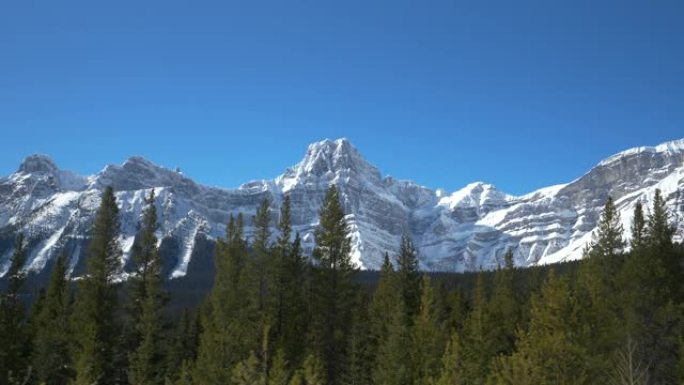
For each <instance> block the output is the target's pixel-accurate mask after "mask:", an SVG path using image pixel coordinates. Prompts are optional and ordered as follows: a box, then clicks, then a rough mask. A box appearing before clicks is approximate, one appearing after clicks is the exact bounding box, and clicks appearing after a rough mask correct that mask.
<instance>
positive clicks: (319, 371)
mask: <svg viewBox="0 0 684 385" xmlns="http://www.w3.org/2000/svg"><path fill="white" fill-rule="evenodd" d="M326 384H327V383H326V382H325V368H324V367H323V363H322V362H321V361H320V360H319V359H318V358H317V357H316V356H315V355H313V354H310V355H308V356H307V357H306V359H305V360H304V364H303V366H302V368H301V369H299V370H297V371H296V372H295V373H294V375H293V376H292V379H291V380H290V385H326Z"/></svg>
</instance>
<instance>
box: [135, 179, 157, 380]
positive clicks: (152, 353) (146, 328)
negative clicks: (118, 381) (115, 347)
mask: <svg viewBox="0 0 684 385" xmlns="http://www.w3.org/2000/svg"><path fill="white" fill-rule="evenodd" d="M146 204H147V207H146V208H145V212H144V214H143V218H142V229H141V231H140V234H139V237H140V241H139V243H138V247H137V249H136V252H135V254H134V255H133V260H134V262H135V264H136V271H135V274H134V276H133V278H132V281H133V285H135V286H134V288H135V290H133V291H132V294H133V295H132V298H131V301H132V302H133V303H134V304H135V305H136V306H135V309H136V312H135V313H134V317H133V319H134V322H135V334H136V337H137V340H138V344H137V347H136V348H135V350H134V351H133V352H132V353H131V356H130V369H129V382H130V384H132V385H155V384H161V383H162V381H163V378H164V377H163V375H164V371H163V369H164V368H163V324H164V319H163V317H162V310H163V307H164V301H165V295H164V293H163V288H162V277H161V260H160V258H159V251H158V250H157V237H156V235H155V231H156V230H157V226H158V224H157V209H156V206H155V196H154V189H153V190H152V191H151V192H150V195H149V196H148V197H147V198H146Z"/></svg>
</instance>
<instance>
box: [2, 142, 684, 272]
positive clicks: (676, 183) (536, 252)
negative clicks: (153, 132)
mask: <svg viewBox="0 0 684 385" xmlns="http://www.w3.org/2000/svg"><path fill="white" fill-rule="evenodd" d="M542 161H543V160H542ZM331 183H335V184H337V185H338V186H339V189H340V197H341V200H342V203H343V205H344V208H345V210H346V212H347V214H348V215H347V221H348V223H349V228H350V239H351V241H352V258H353V260H354V262H355V263H358V264H359V266H362V267H363V268H367V269H374V268H379V267H380V265H381V263H382V259H383V255H384V253H385V252H389V253H390V254H394V253H396V252H397V246H398V244H399V241H400V239H401V236H402V234H403V233H404V232H407V231H408V232H409V233H410V234H411V236H412V237H413V239H414V241H415V243H416V246H417V248H418V249H419V250H420V266H421V267H422V268H424V269H428V270H446V271H463V270H473V269H481V268H484V269H489V268H496V266H498V265H499V264H500V262H501V258H502V257H503V254H504V253H505V252H506V251H507V250H513V252H514V254H515V260H516V264H518V265H520V266H530V265H535V264H539V263H550V262H557V261H562V260H568V259H573V258H581V250H582V248H583V247H584V245H585V244H586V242H587V240H588V239H590V237H591V233H592V231H594V229H595V228H596V225H597V221H598V219H599V217H600V213H601V208H602V206H603V204H604V203H605V201H606V199H607V197H608V196H612V197H613V198H614V199H615V200H616V202H617V205H618V209H619V210H620V215H621V217H622V218H623V222H624V227H625V228H629V225H630V223H629V221H630V220H631V215H632V214H631V210H632V209H633V205H634V203H635V202H636V201H637V200H641V201H643V202H650V201H651V200H652V196H653V194H654V191H655V189H656V188H658V189H660V190H661V191H662V193H663V196H664V197H665V198H666V199H667V204H668V207H669V208H670V210H671V214H672V215H671V218H672V221H673V224H675V225H676V227H677V234H676V238H675V239H677V240H681V239H684V194H682V191H684V140H678V141H673V142H668V143H663V144H661V145H658V146H653V147H639V148H635V149H631V150H627V151H623V152H621V153H619V154H616V155H614V156H612V157H610V158H608V159H607V160H605V161H603V162H601V163H599V165H598V166H596V167H594V168H592V169H591V170H589V171H588V172H587V173H586V174H584V175H583V176H581V177H579V178H577V179H575V180H574V181H572V182H570V183H568V184H563V185H557V186H551V187H547V188H543V189H540V190H537V191H535V192H532V193H530V194H527V195H522V196H518V197H515V196H511V195H508V194H506V193H504V192H502V191H499V190H498V189H497V188H496V187H495V186H493V185H491V184H488V183H483V182H476V183H471V184H469V185H467V186H465V187H464V188H462V189H459V190H457V191H455V192H453V193H450V192H445V191H443V190H437V191H433V190H431V189H428V188H426V187H422V186H419V185H417V184H415V183H413V182H411V181H396V180H394V179H392V178H390V177H387V178H382V177H381V175H380V172H379V171H378V169H377V168H376V167H375V166H373V165H371V164H370V163H369V162H368V161H366V160H365V159H364V157H363V156H362V155H361V154H360V153H359V151H358V150H357V149H356V148H355V147H354V146H353V145H352V144H351V143H350V142H349V141H348V140H346V139H337V140H323V141H320V142H316V143H313V144H311V145H309V146H308V148H307V150H306V154H305V155H304V157H303V159H302V160H301V161H300V162H299V163H298V164H297V165H295V166H293V167H291V168H289V169H288V170H287V171H285V173H284V174H282V175H281V176H279V177H277V178H276V179H274V180H261V181H253V182H249V183H247V184H244V185H242V186H241V187H240V188H237V189H221V188H213V187H208V186H202V185H199V184H197V183H195V182H194V181H193V180H191V179H189V178H187V177H186V176H184V175H183V174H181V173H180V172H177V171H174V170H172V169H168V168H165V167H161V166H158V165H156V164H154V163H153V162H151V161H149V160H147V159H145V158H142V157H131V158H129V159H127V160H126V161H125V162H123V163H122V164H120V165H110V166H107V167H105V169H104V170H102V171H101V172H99V173H97V174H95V175H93V176H90V177H87V178H86V177H81V176H78V175H75V174H73V173H71V172H69V171H64V170H60V169H59V168H58V167H57V166H56V165H55V164H54V162H53V161H52V160H50V158H48V157H46V156H43V155H32V156H30V157H28V158H26V160H24V162H22V164H21V166H20V167H19V171H18V172H16V173H14V174H12V175H10V176H9V177H7V178H0V277H1V276H2V272H3V266H5V267H6V263H7V260H8V258H9V255H11V251H12V250H11V247H12V246H11V245H12V239H11V236H12V234H14V233H15V232H16V231H17V230H18V229H21V230H22V231H23V232H24V233H25V234H26V236H27V239H28V240H29V244H30V245H31V248H32V250H31V251H30V256H29V263H28V269H31V270H33V271H40V270H41V269H43V268H44V266H49V265H50V264H48V263H47V262H49V261H50V260H52V259H54V258H55V257H56V256H57V255H59V254H61V253H65V254H67V255H69V256H70V258H71V261H70V266H72V267H73V268H74V269H75V270H74V271H76V273H75V274H79V273H78V271H82V270H79V269H82V268H83V266H84V260H85V259H87V255H86V254H87V253H86V250H87V243H88V239H89V234H90V229H91V226H92V222H93V220H94V215H95V213H96V210H97V206H98V204H99V199H100V195H101V190H102V189H103V188H104V187H105V186H108V185H109V186H112V187H113V188H114V190H115V191H116V194H117V200H118V202H119V204H120V206H121V211H120V213H121V225H122V229H121V230H122V234H121V239H120V241H121V244H122V246H123V248H124V256H123V258H122V266H125V264H126V261H127V258H128V257H129V256H130V247H131V246H132V244H133V240H134V239H135V234H136V231H137V228H138V222H139V219H140V215H141V213H142V210H143V208H144V205H145V196H147V194H149V189H150V188H154V189H155V191H156V192H157V205H158V209H159V211H158V212H159V217H160V228H159V234H158V238H159V239H160V241H161V242H162V244H161V249H163V250H164V255H165V257H164V260H165V263H166V264H167V265H168V266H166V269H167V270H165V271H166V273H168V276H171V277H180V276H183V275H186V274H188V275H192V274H195V273H193V267H192V266H193V264H196V263H205V262H206V261H207V260H209V258H210V256H209V255H208V254H207V253H208V251H207V247H208V244H207V243H206V242H211V241H212V240H215V239H216V238H218V237H220V236H222V235H223V234H224V233H225V223H226V221H227V220H228V218H229V216H230V215H231V214H237V213H242V214H244V216H245V218H246V229H245V231H246V234H247V236H251V232H252V231H253V223H252V222H251V220H252V218H253V216H254V213H255V212H256V209H257V207H258V206H259V204H260V203H261V202H262V201H263V199H269V201H270V202H272V204H273V212H274V215H276V214H277V210H278V207H277V206H278V205H279V204H280V202H282V199H283V197H284V196H285V195H288V196H289V197H290V200H291V204H292V225H293V228H294V230H295V231H296V232H299V233H300V234H301V237H302V240H303V243H302V247H303V249H304V250H305V252H306V253H310V252H311V250H312V248H313V246H314V243H315V236H314V234H315V229H316V227H317V225H318V211H319V209H320V205H321V203H322V202H323V199H324V196H325V193H326V190H327V188H328V186H329V185H330V184H331ZM202 260H204V261H205V262H201V261H202ZM193 261H200V262H193ZM195 271H196V270H195Z"/></svg>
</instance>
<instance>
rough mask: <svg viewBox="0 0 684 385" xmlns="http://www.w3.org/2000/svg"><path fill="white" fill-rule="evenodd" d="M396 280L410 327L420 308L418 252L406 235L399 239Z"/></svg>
mask: <svg viewBox="0 0 684 385" xmlns="http://www.w3.org/2000/svg"><path fill="white" fill-rule="evenodd" d="M397 279H398V284H399V290H400V291H401V295H402V298H403V301H404V309H405V310H406V322H407V323H408V325H410V324H411V322H413V318H414V317H415V315H416V314H417V313H418V310H419V307H420V282H421V278H420V271H419V269H418V251H417V250H416V248H415V246H414V245H413V241H412V240H411V237H409V235H408V234H406V233H404V235H402V237H401V244H400V246H399V255H397Z"/></svg>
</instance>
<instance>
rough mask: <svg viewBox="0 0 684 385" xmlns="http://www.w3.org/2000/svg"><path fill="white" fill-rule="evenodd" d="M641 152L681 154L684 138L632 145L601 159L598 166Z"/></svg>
mask: <svg viewBox="0 0 684 385" xmlns="http://www.w3.org/2000/svg"><path fill="white" fill-rule="evenodd" d="M642 154H656V155H665V156H672V155H675V156H676V155H682V154H684V139H678V140H673V141H669V142H665V143H661V144H659V145H657V146H643V147H634V148H630V149H628V150H625V151H620V152H618V153H617V154H615V155H612V156H610V157H608V158H606V159H604V160H602V161H601V162H600V163H599V164H598V166H607V165H610V164H612V163H615V162H616V161H619V160H622V159H625V158H629V157H633V156H635V155H642Z"/></svg>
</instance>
